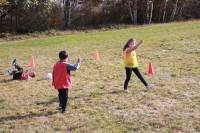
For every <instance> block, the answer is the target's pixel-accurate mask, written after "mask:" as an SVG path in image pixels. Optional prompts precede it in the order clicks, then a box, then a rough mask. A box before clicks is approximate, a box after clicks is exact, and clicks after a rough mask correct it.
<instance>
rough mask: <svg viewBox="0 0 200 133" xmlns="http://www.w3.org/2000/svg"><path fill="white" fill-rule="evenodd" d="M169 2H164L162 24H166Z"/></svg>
mask: <svg viewBox="0 0 200 133" xmlns="http://www.w3.org/2000/svg"><path fill="white" fill-rule="evenodd" d="M167 2H168V0H164V8H163V18H162V22H163V23H164V22H165V16H166V9H167Z"/></svg>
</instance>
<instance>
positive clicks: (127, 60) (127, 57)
mask: <svg viewBox="0 0 200 133" xmlns="http://www.w3.org/2000/svg"><path fill="white" fill-rule="evenodd" d="M124 65H125V67H131V68H135V67H138V61H137V57H136V52H135V51H132V52H130V53H126V51H124Z"/></svg>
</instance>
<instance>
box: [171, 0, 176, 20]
mask: <svg viewBox="0 0 200 133" xmlns="http://www.w3.org/2000/svg"><path fill="white" fill-rule="evenodd" d="M177 5H178V0H176V2H175V3H174V4H173V11H172V14H171V17H170V21H173V20H174V17H175V15H176V11H177Z"/></svg>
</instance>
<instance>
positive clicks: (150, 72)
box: [148, 63, 154, 75]
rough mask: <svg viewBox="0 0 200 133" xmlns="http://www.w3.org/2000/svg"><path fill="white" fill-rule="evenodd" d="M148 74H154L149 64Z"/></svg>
mask: <svg viewBox="0 0 200 133" xmlns="http://www.w3.org/2000/svg"><path fill="white" fill-rule="evenodd" d="M148 74H149V75H153V74H154V71H153V66H152V64H151V63H149V67H148Z"/></svg>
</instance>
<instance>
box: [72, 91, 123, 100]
mask: <svg viewBox="0 0 200 133" xmlns="http://www.w3.org/2000/svg"><path fill="white" fill-rule="evenodd" d="M121 93H124V91H116V90H114V91H111V92H91V93H90V94H88V95H79V96H75V97H72V98H71V99H79V98H88V97H90V98H94V97H98V96H105V95H107V94H121Z"/></svg>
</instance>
